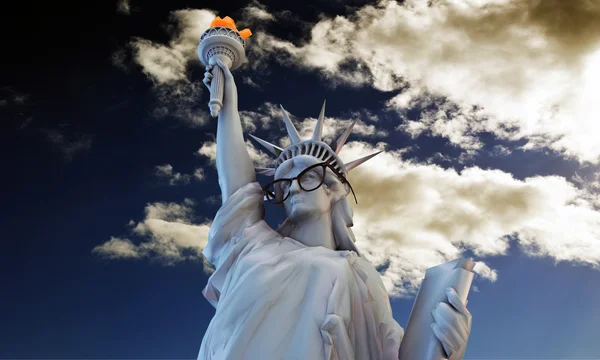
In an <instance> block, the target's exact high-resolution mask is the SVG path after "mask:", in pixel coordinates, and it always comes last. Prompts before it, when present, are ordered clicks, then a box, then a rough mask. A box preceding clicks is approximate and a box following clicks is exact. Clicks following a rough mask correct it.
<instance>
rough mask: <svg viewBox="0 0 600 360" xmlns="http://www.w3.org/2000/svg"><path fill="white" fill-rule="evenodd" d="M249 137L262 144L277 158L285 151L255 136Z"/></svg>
mask: <svg viewBox="0 0 600 360" xmlns="http://www.w3.org/2000/svg"><path fill="white" fill-rule="evenodd" d="M248 135H249V136H250V137H251V138H253V139H254V140H256V142H258V143H259V144H261V145H262V146H263V147H264V148H265V149H267V150H269V151H270V152H271V153H272V154H273V155H275V156H279V154H281V152H282V151H283V149H282V148H280V147H279V146H277V145H273V144H271V143H270V142H267V141H264V140H263V139H260V138H257V137H256V136H254V135H251V134H248Z"/></svg>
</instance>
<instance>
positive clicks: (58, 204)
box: [0, 1, 600, 359]
mask: <svg viewBox="0 0 600 360" xmlns="http://www.w3.org/2000/svg"><path fill="white" fill-rule="evenodd" d="M263 3H264V4H266V5H267V6H268V7H269V9H270V10H273V11H279V10H283V8H282V6H283V5H282V4H280V3H277V2H263ZM365 3H366V2H358V1H356V2H351V3H346V4H343V3H341V2H336V3H334V4H331V3H330V2H327V1H316V2H312V3H311V4H308V5H303V4H300V3H298V4H295V5H294V7H291V8H290V7H288V8H287V10H289V11H290V12H291V13H293V14H295V15H296V16H297V17H298V18H301V19H302V20H303V21H304V22H307V23H314V22H316V21H317V20H318V17H319V14H324V15H326V16H332V15H336V14H345V13H347V12H352V11H353V10H352V8H348V7H346V5H348V4H350V5H353V6H362V5H363V4H365ZM13 5H14V6H15V8H14V9H13V10H11V11H6V12H4V14H3V16H2V21H1V22H0V26H1V27H2V33H3V34H4V35H5V36H4V41H3V44H2V46H3V48H4V49H5V51H4V52H3V53H4V56H3V60H2V63H3V66H2V69H1V70H0V71H1V76H0V100H2V101H4V102H3V105H2V106H1V107H0V116H1V118H2V121H1V125H0V126H2V131H1V139H2V141H0V144H1V145H0V146H2V151H1V155H0V156H2V165H3V168H4V171H3V176H2V187H3V188H4V189H5V190H4V191H3V198H4V199H5V205H6V206H5V211H3V214H4V216H2V217H1V218H0V228H1V229H2V233H3V237H4V241H3V247H2V251H1V252H0V268H1V269H2V271H1V272H0V283H1V284H2V290H1V291H0V294H1V295H0V358H2V359H4V358H7V359H8V358H56V359H58V358H61V359H62V358H88V359H98V358H120V359H128V358H132V359H133V358H153V359H159V358H160V359H176V358H177V359H178V358H182V359H183V358H185V359H189V358H195V357H196V355H197V351H198V349H199V346H200V342H201V339H202V336H203V333H204V330H205V329H206V327H207V326H208V323H209V321H210V319H211V316H212V315H213V313H214V310H213V309H212V307H211V306H210V305H209V304H208V302H207V301H206V300H205V299H204V298H203V296H202V294H201V291H202V289H203V287H204V286H205V284H206V280H207V277H206V275H205V274H204V273H203V266H202V262H201V261H191V260H188V261H184V262H179V263H176V264H173V265H165V264H164V262H161V261H160V260H157V259H139V260H123V261H117V260H109V259H105V258H102V257H100V256H98V255H96V254H93V253H92V249H93V248H94V247H95V246H98V245H100V244H102V243H104V242H106V241H108V240H109V239H110V237H111V236H120V235H123V234H126V233H127V231H128V230H127V223H128V222H129V220H131V219H133V220H134V221H136V222H137V221H140V220H141V219H143V217H144V207H145V206H146V204H148V203H153V202H159V201H160V202H181V201H182V200H183V199H184V198H191V199H194V200H196V205H195V206H194V210H195V213H196V215H197V221H198V222H202V221H204V220H205V219H210V218H212V216H214V214H215V212H216V211H217V209H218V206H217V205H214V204H210V203H206V202H203V201H202V200H203V199H206V198H208V197H210V196H213V195H216V194H218V193H219V189H218V184H217V179H216V172H215V170H214V168H213V167H211V166H210V164H209V161H208V160H207V159H205V158H203V157H199V156H197V155H195V152H197V150H198V149H199V148H200V146H201V145H202V143H203V142H205V141H208V140H210V139H211V137H212V134H213V133H214V131H215V128H216V124H215V123H214V122H211V123H209V124H207V125H205V126H201V127H190V126H188V125H186V124H185V123H184V122H182V121H180V120H178V119H175V118H173V117H171V116H168V115H167V116H164V117H160V118H158V117H156V116H153V115H152V113H151V112H152V109H153V108H154V107H155V106H156V101H157V100H156V98H155V96H154V93H153V92H152V83H151V82H150V81H149V80H148V79H147V77H146V76H145V75H144V74H142V72H141V70H140V67H139V66H137V65H136V64H134V63H133V61H132V60H131V56H130V55H128V56H129V58H128V61H129V62H128V70H127V71H123V70H122V69H119V68H117V67H115V66H114V65H113V63H112V62H111V56H112V55H113V54H114V52H115V51H117V50H118V49H123V48H125V47H126V45H127V43H128V42H129V41H130V40H131V39H132V37H141V38H145V39H150V40H152V41H155V42H160V43H166V42H168V40H169V35H168V32H167V31H165V30H166V29H165V27H166V26H165V24H167V23H168V14H169V12H170V11H173V10H177V9H185V8H197V9H201V8H206V7H207V4H204V3H199V2H181V1H169V2H134V3H132V9H133V11H132V13H131V15H129V16H124V15H122V14H118V13H117V12H116V10H115V9H116V4H114V3H111V2H100V1H97V2H85V3H78V4H66V3H47V2H39V3H31V2H17V3H14V4H13ZM245 5H247V2H244V1H237V2H235V1H227V2H224V3H220V4H218V6H217V5H216V3H209V4H208V7H210V8H218V10H219V13H220V14H224V15H231V16H236V15H239V14H240V12H239V10H240V9H241V8H242V7H243V6H245ZM290 5H291V4H286V6H290ZM296 25H298V24H296ZM167 30H168V29H167ZM271 31H272V32H273V34H275V35H277V36H279V37H281V38H285V39H287V40H294V41H298V42H299V41H301V39H302V38H303V37H305V36H306V32H303V31H302V29H301V26H300V27H298V26H295V27H294V26H292V25H290V27H289V28H286V27H285V26H282V27H274V28H273V29H271ZM199 36H200V34H198V37H199ZM251 39H252V38H251ZM249 46H251V42H250V40H249ZM189 71H190V74H191V75H190V76H191V78H192V79H193V80H194V81H200V80H201V76H202V73H203V69H202V68H201V67H198V66H196V67H193V66H192V67H191V68H190V69H189ZM269 71H270V72H269V74H268V75H264V76H263V77H261V76H257V78H258V79H259V80H260V81H259V85H261V90H257V89H255V88H253V87H251V86H249V85H246V84H243V83H242V82H241V81H239V82H238V89H239V92H240V94H244V95H243V96H241V97H240V109H241V110H243V109H256V108H258V107H259V106H260V105H262V104H263V103H264V102H265V101H269V102H272V103H275V104H279V103H281V104H284V106H285V107H286V109H288V110H289V111H290V112H292V113H294V114H295V115H296V116H298V117H308V116H313V117H314V116H316V114H317V112H318V109H319V107H320V104H321V102H322V100H323V99H325V98H326V99H327V100H328V110H327V111H328V114H333V115H340V114H343V113H344V112H345V111H347V109H348V108H351V109H360V108H367V109H370V110H371V111H372V112H373V113H374V114H376V115H378V116H380V117H381V120H380V122H379V123H378V125H377V126H381V127H383V128H385V129H386V130H388V131H390V135H389V136H388V137H387V138H386V139H385V141H386V142H387V143H388V144H389V145H390V150H393V149H399V148H404V147H408V146H411V145H418V149H415V150H414V151H412V152H409V153H408V154H407V156H408V157H411V158H414V159H417V160H418V159H425V158H428V157H430V156H432V155H433V154H435V153H436V152H441V153H443V154H445V155H447V156H450V157H451V158H453V159H456V157H458V155H460V153H461V150H460V149H457V148H456V147H453V146H451V145H450V144H449V143H448V141H447V140H446V139H442V138H439V137H432V136H431V137H419V138H417V139H410V137H408V136H407V135H405V134H403V133H400V132H394V131H393V129H394V127H395V125H396V124H397V123H398V122H400V121H401V120H400V119H399V118H397V117H394V116H393V115H390V114H389V113H385V112H383V111H380V110H378V109H382V108H383V106H384V103H385V101H386V100H387V99H388V98H389V97H390V94H389V93H383V92H380V91H377V90H374V89H370V88H359V89H357V88H350V87H344V86H340V87H337V88H331V87H328V86H327V84H325V83H324V81H323V79H322V77H320V76H319V74H318V73H314V72H310V71H304V70H298V69H294V70H293V71H292V70H290V69H288V68H284V67H282V66H281V65H280V64H276V63H273V64H270V66H269ZM238 74H239V76H240V78H241V76H243V75H244V74H252V70H248V69H247V70H241V71H240V72H239V73H236V74H235V75H236V77H237V76H238ZM206 102H207V94H206V93H203V94H202V96H201V98H199V99H198V106H199V107H202V106H205V104H206ZM333 115H332V116H333ZM259 134H260V132H259ZM481 136H482V139H483V141H484V142H485V144H486V148H487V149H491V148H492V147H493V146H494V145H498V144H503V145H506V146H511V147H515V146H517V145H518V144H516V143H510V142H506V141H502V140H498V139H496V138H494V136H492V135H485V134H482V135H481ZM166 163H169V164H171V165H173V167H174V168H175V169H176V170H177V171H178V172H181V173H185V174H190V173H192V172H193V170H194V169H195V168H198V167H202V168H204V169H205V175H206V179H205V180H204V181H202V182H193V181H192V182H191V183H190V184H188V185H182V186H168V185H165V184H164V182H161V181H160V179H157V178H156V176H155V171H156V169H155V167H156V166H157V165H162V164H166ZM440 165H441V166H444V167H454V168H456V169H457V170H460V169H461V168H462V167H464V166H465V165H466V166H471V165H477V166H480V167H482V168H493V169H500V170H502V171H505V172H510V173H512V174H513V175H514V176H515V177H516V178H517V179H524V178H526V177H531V176H534V175H560V176H565V177H568V178H570V177H571V176H572V175H573V174H574V173H575V171H576V170H578V169H579V165H578V163H577V162H576V161H574V160H565V159H563V158H562V157H560V156H558V155H556V154H545V153H544V152H540V151H527V152H524V151H520V150H515V151H514V152H513V153H512V155H508V156H491V155H489V153H487V152H482V153H481V154H479V155H477V156H476V157H474V158H473V159H472V160H469V162H467V163H466V164H460V163H459V162H458V161H451V162H450V163H440ZM357 195H358V196H359V198H360V193H359V192H358V191H357ZM278 219H279V218H278V217H276V216H275V215H271V217H270V218H268V220H269V221H270V222H271V223H272V225H273V226H275V225H276V224H277V221H278ZM599 246H600V245H599ZM485 260H486V263H487V264H488V265H490V267H492V268H493V269H496V270H497V271H498V274H499V277H498V280H497V281H496V282H494V283H490V282H488V281H485V280H479V279H476V280H475V284H476V285H477V286H478V288H479V290H480V292H472V293H471V295H470V302H469V309H470V311H471V313H472V314H473V317H474V319H473V332H472V334H471V338H470V341H469V348H468V350H467V355H466V358H467V359H517V358H518V359H550V358H552V359H559V358H561V359H565V358H570V359H575V358H577V359H593V358H600V342H598V335H597V334H598V331H597V330H596V327H597V325H598V324H599V323H600V308H599V307H598V304H600V272H598V271H597V270H593V269H591V268H590V267H587V266H574V265H572V264H570V263H559V264H555V263H554V260H553V259H551V258H544V257H543V258H531V257H528V256H526V255H524V254H523V253H522V252H521V250H520V249H519V247H518V246H517V245H516V244H514V246H512V247H511V248H510V250H509V254H508V255H505V256H497V257H488V258H486V259H485ZM412 300H413V299H394V300H393V301H392V304H393V310H394V315H395V317H396V320H397V321H398V322H399V323H400V324H401V325H402V326H403V327H405V326H406V321H407V319H408V315H409V313H410V309H411V306H412Z"/></svg>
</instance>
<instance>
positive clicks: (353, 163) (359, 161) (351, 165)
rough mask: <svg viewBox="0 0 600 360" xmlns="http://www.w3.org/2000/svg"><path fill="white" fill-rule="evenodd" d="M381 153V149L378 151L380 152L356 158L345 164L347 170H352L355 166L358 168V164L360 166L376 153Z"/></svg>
mask: <svg viewBox="0 0 600 360" xmlns="http://www.w3.org/2000/svg"><path fill="white" fill-rule="evenodd" d="M379 153H381V151H378V152H376V153H374V154H371V155H367V156H365V157H361V158H360V159H356V160H354V161H350V162H349V163H347V164H344V167H345V168H346V171H348V172H350V170H352V169H354V168H357V167H358V166H360V165H361V164H363V163H364V162H365V161H367V160H369V159H371V158H372V157H373V156H375V155H377V154H379Z"/></svg>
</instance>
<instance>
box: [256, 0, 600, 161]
mask: <svg viewBox="0 0 600 360" xmlns="http://www.w3.org/2000/svg"><path fill="white" fill-rule="evenodd" d="M253 45H254V46H256V47H257V49H254V50H252V51H254V52H255V56H256V57H257V58H258V59H259V60H260V59H261V58H265V57H267V56H269V55H270V54H277V55H278V58H280V59H281V62H282V63H293V64H294V65H296V66H301V67H309V68H317V69H319V70H320V71H321V72H322V73H323V74H324V75H325V77H326V78H329V79H332V80H333V81H334V82H335V81H339V82H344V83H348V84H352V85H356V86H362V85H365V84H369V85H372V86H373V87H375V88H377V89H380V90H383V91H391V90H396V89H400V88H406V86H407V85H410V86H409V87H410V90H409V92H408V93H401V94H400V95H398V96H397V97H396V98H394V99H393V100H392V101H391V102H390V103H389V105H390V108H391V109H395V110H397V111H399V112H400V113H401V114H402V115H403V116H404V115H405V110H406V109H407V107H413V106H418V105H419V104H418V103H419V101H420V100H421V99H422V98H423V97H425V98H427V97H429V95H428V94H433V95H434V96H435V98H438V99H440V98H441V99H447V100H445V101H444V102H441V103H440V102H439V101H436V102H434V103H433V104H434V105H440V106H441V107H442V108H441V111H442V112H444V111H445V110H446V109H448V107H453V109H452V111H451V112H450V113H446V114H442V113H440V112H439V111H438V109H437V108H436V109H434V110H432V111H430V112H426V113H425V115H424V116H423V118H422V119H408V120H412V121H414V122H413V123H410V125H409V126H407V127H405V128H404V129H405V130H407V131H409V133H411V134H417V133H421V132H422V131H424V130H425V129H426V130H427V131H428V132H431V133H433V134H434V135H438V136H444V137H447V138H449V139H450V141H451V142H453V143H454V144H456V145H458V146H463V147H465V148H467V149H478V148H479V147H480V146H481V144H480V143H479V140H478V139H477V135H478V134H479V133H480V132H483V131H489V132H492V133H494V134H495V135H496V136H498V137H502V138H506V139H510V140H517V139H527V140H528V144H527V145H526V146H525V149H531V148H539V147H546V146H547V147H550V148H552V149H554V150H556V151H559V152H563V153H564V155H565V156H573V157H576V158H577V159H579V160H581V161H591V162H598V157H599V155H600V142H598V141H597V140H596V135H595V134H596V133H597V132H598V130H600V126H599V125H598V124H599V122H598V119H599V118H600V103H598V102H597V101H596V100H595V97H596V95H597V93H599V92H600V85H599V84H600V83H599V82H598V81H596V80H595V79H596V78H598V77H600V4H598V3H596V2H592V1H587V0H573V1H568V2H558V1H554V0H538V1H529V0H515V1H510V2H509V1H499V0H495V1H491V0H488V1H484V0H435V1H426V0H407V1H404V2H403V3H398V2H396V1H387V0H383V1H380V2H379V3H378V4H377V5H374V6H373V5H369V6H365V7H363V8H362V9H360V10H359V11H358V12H357V13H356V14H353V15H352V16H348V17H343V16H337V17H335V18H324V19H322V20H321V21H319V22H318V23H317V24H315V25H314V26H313V27H312V30H311V38H310V41H308V42H306V43H303V44H301V45H295V44H293V43H291V42H288V41H284V40H281V39H277V38H275V37H273V36H271V35H269V34H268V33H259V34H257V36H256V37H255V39H254V43H253ZM281 54H287V56H282V55H281ZM349 63H350V64H352V63H354V64H355V65H354V66H350V67H348V66H345V67H344V66H342V65H348V64H349ZM348 69H350V70H348ZM474 106H477V107H476V108H474ZM436 107H437V106H436ZM415 122H420V123H422V124H423V125H421V126H418V125H417V124H416V123H415Z"/></svg>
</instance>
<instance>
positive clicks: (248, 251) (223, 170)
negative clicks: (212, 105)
mask: <svg viewBox="0 0 600 360" xmlns="http://www.w3.org/2000/svg"><path fill="white" fill-rule="evenodd" d="M217 67H218V68H220V69H221V70H222V71H223V75H224V76H223V79H224V80H223V81H224V84H223V101H222V108H221V109H220V112H219V113H218V124H217V137H216V142H217V158H216V166H217V172H218V177H219V185H220V188H221V195H222V206H221V208H220V209H219V211H218V212H217V214H216V216H215V218H214V221H213V223H212V226H211V228H210V232H209V239H208V245H207V246H206V248H205V249H204V251H203V254H204V255H205V257H206V258H207V259H208V261H210V262H211V263H212V264H213V265H214V266H215V268H216V270H215V272H214V273H213V274H212V275H211V277H210V278H209V280H208V284H207V285H206V288H205V289H204V292H203V294H204V296H205V297H206V299H207V300H208V301H209V302H210V303H211V304H212V305H213V306H214V307H215V309H216V312H215V315H214V317H213V318H212V320H211V322H210V325H209V327H208V329H207V331H206V333H205V335H204V338H203V340H202V345H201V347H200V352H199V354H198V359H199V360H200V359H328V360H329V359H342V360H345V359H348V360H351V359H361V360H362V359H364V360H376V359H398V350H399V347H400V344H401V341H402V338H403V335H404V330H403V329H402V328H401V327H400V325H399V324H398V323H397V322H396V320H394V318H393V317H392V311H391V307H390V301H389V296H388V294H387V292H386V290H385V288H384V285H383V282H382V280H381V276H380V274H379V273H378V272H377V270H376V269H375V268H374V267H373V266H372V265H371V264H370V263H369V262H368V261H367V260H366V259H365V258H364V257H363V256H361V253H360V250H359V249H357V248H356V246H355V240H354V235H353V232H352V229H351V228H352V225H353V224H352V208H351V206H350V202H349V201H348V198H347V197H348V195H349V194H352V197H351V199H352V200H356V195H355V194H354V190H353V189H352V186H351V185H350V182H349V181H348V178H347V176H348V172H349V171H350V170H352V169H354V168H356V167H357V166H359V165H361V164H362V163H364V162H365V161H367V160H369V159H370V158H372V157H373V156H375V155H377V153H375V154H372V155H369V156H366V157H364V158H361V159H357V160H354V161H350V162H348V163H344V162H343V161H342V160H341V159H340V158H339V156H338V153H339V152H340V149H341V148H342V146H343V145H344V143H345V141H346V139H347V138H348V136H349V134H350V132H351V130H352V125H351V126H350V127H349V128H348V129H347V130H346V131H344V132H343V133H342V134H341V136H340V137H339V139H338V140H337V141H336V143H335V144H334V145H333V146H329V145H327V144H325V143H324V142H323V141H322V131H323V125H324V116H325V104H323V108H322V109H321V112H320V115H319V117H318V121H317V125H316V127H315V129H314V133H313V135H312V137H311V138H310V139H306V140H304V139H301V138H300V136H299V134H298V131H297V130H296V128H295V127H294V124H293V123H292V122H291V120H290V119H289V117H288V116H287V114H286V112H285V110H284V109H283V107H282V108H281V110H282V115H283V121H284V123H285V127H286V129H287V133H288V136H289V139H290V141H291V145H290V146H288V147H287V148H281V147H279V146H277V145H274V144H271V143H269V142H267V141H264V140H262V139H258V138H254V139H255V140H256V141H257V142H258V143H260V144H261V145H262V146H264V147H265V148H266V149H267V150H269V151H270V152H271V153H272V154H274V155H275V156H277V160H276V165H277V166H276V167H275V168H272V169H265V168H259V169H255V168H254V166H253V164H252V161H251V159H250V156H249V154H248V152H247V149H246V145H245V142H244V137H243V133H242V126H241V122H240V116H239V114H238V94H237V88H236V84H235V81H234V78H233V75H232V74H231V72H230V70H229V67H228V66H227V65H226V64H224V62H223V61H221V60H217V61H216V65H215V66H213V65H208V66H207V67H206V73H205V77H204V83H205V85H207V86H208V87H209V88H210V85H211V80H212V79H213V71H214V70H216V68H217ZM256 171H258V172H259V173H261V174H264V175H269V176H271V175H272V176H274V180H273V181H271V182H269V183H268V184H264V185H260V184H258V183H257V180H256V175H255V173H256ZM264 201H269V202H271V203H273V204H277V205H279V206H281V207H283V209H284V210H285V212H286V214H287V219H286V220H285V221H284V222H283V224H282V225H281V226H280V227H279V229H277V230H274V229H272V228H271V227H270V226H269V225H268V224H267V223H266V222H265V221H264V220H263V218H264V211H265V209H264ZM448 301H449V303H445V302H443V303H440V304H439V306H437V307H436V309H435V310H434V313H433V317H434V319H435V322H433V323H432V327H431V331H432V332H434V333H435V335H436V337H437V339H439V341H440V343H441V344H442V345H443V349H444V351H445V353H446V355H447V357H448V358H450V359H459V358H461V357H462V355H459V354H460V353H461V351H459V349H461V348H464V346H465V344H466V341H467V338H468V336H469V333H470V327H471V319H470V314H469V313H468V311H467V310H466V307H465V304H463V303H462V301H461V300H460V298H459V297H458V296H457V295H456V293H455V292H453V290H452V289H449V291H448ZM405 360H421V359H405Z"/></svg>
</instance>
